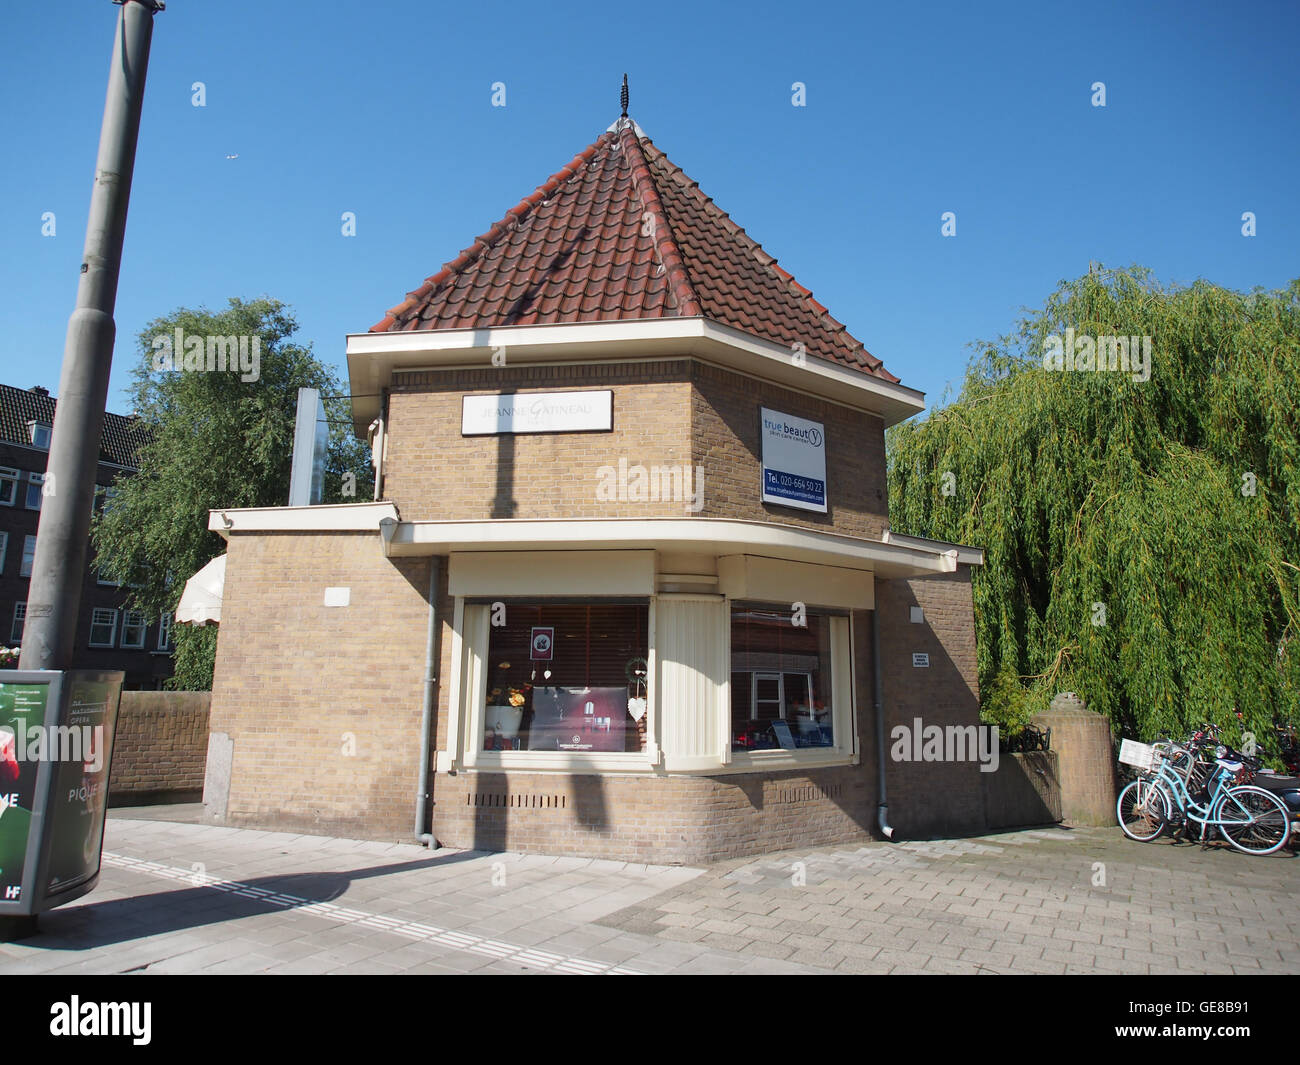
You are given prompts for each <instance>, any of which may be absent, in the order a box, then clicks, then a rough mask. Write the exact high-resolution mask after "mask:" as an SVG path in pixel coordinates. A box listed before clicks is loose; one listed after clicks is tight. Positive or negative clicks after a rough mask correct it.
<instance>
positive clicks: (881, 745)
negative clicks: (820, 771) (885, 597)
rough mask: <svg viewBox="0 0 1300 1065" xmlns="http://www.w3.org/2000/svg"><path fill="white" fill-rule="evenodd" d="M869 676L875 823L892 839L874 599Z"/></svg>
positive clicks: (883, 706) (876, 606)
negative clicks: (873, 732)
mask: <svg viewBox="0 0 1300 1065" xmlns="http://www.w3.org/2000/svg"><path fill="white" fill-rule="evenodd" d="M871 674H872V687H873V688H874V689H875V699H876V779H877V780H878V781H879V782H880V783H879V786H878V791H879V798H878V799H877V801H876V823H877V824H878V825H879V826H880V831H881V832H882V833H883V834H884V837H885V839H893V838H894V830H893V828H891V827H890V824H889V798H888V796H886V794H885V700H884V696H883V694H882V692H883V686H882V683H881V679H880V674H881V668H880V600H879V597H877V599H876V603H875V607H874V609H873V610H872V611H871Z"/></svg>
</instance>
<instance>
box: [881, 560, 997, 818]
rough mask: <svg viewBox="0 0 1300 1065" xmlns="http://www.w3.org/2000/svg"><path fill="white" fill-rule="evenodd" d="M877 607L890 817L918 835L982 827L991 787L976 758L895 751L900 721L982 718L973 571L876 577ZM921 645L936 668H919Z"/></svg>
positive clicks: (961, 722) (928, 722)
mask: <svg viewBox="0 0 1300 1065" xmlns="http://www.w3.org/2000/svg"><path fill="white" fill-rule="evenodd" d="M876 605H877V609H878V611H879V617H880V623H881V630H880V656H881V659H882V661H883V680H884V699H885V708H886V721H885V744H886V778H885V779H886V783H887V785H888V789H889V819H890V823H891V824H892V825H893V826H894V828H895V829H897V830H898V831H899V832H900V833H901V834H902V835H904V836H907V837H911V838H916V837H918V836H925V835H929V834H935V833H943V834H947V835H952V834H960V833H964V832H976V833H978V832H982V831H984V829H985V813H984V795H983V787H984V785H983V783H982V782H981V780H980V777H981V775H983V774H981V773H980V771H979V765H978V763H977V762H973V761H971V762H955V763H948V762H921V763H916V762H901V761H895V760H894V759H893V758H892V757H890V756H889V748H890V747H891V745H892V742H893V741H892V736H893V729H894V728H895V727H896V726H898V725H905V726H907V727H908V728H909V729H912V728H913V727H914V721H915V719H916V718H920V719H921V721H922V726H923V727H924V726H928V725H938V726H940V727H946V726H948V725H959V726H965V725H974V724H977V723H978V721H979V681H978V679H977V672H976V663H975V629H974V625H973V623H972V618H973V613H972V609H973V608H972V605H971V589H970V569H969V567H965V566H963V567H960V568H959V569H958V571H957V572H956V573H953V574H942V575H936V576H933V577H914V578H910V579H907V580H891V581H877V582H876ZM912 606H920V607H921V608H922V609H923V610H924V611H925V622H924V624H919V625H918V624H913V623H911V622H910V621H909V620H908V619H909V615H910V608H911V607H912ZM917 651H921V652H926V653H928V654H929V656H930V665H929V668H919V669H918V668H914V667H913V666H912V654H913V652H917ZM872 748H873V751H874V736H873V737H872ZM873 757H874V754H873Z"/></svg>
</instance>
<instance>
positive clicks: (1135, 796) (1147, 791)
mask: <svg viewBox="0 0 1300 1065" xmlns="http://www.w3.org/2000/svg"><path fill="white" fill-rule="evenodd" d="M1115 816H1116V817H1118V818H1119V827H1120V828H1122V829H1123V830H1124V835H1126V836H1128V838H1129V839H1135V840H1137V841H1138V842H1139V843H1150V842H1151V841H1152V840H1153V839H1155V838H1156V837H1157V836H1159V835H1160V833H1161V832H1163V831H1164V830H1165V825H1166V824H1167V823H1168V820H1169V804H1168V802H1167V800H1166V799H1165V795H1164V792H1162V791H1161V790H1160V789H1159V788H1158V787H1156V786H1155V784H1154V783H1153V782H1152V781H1150V780H1135V781H1133V782H1132V783H1131V784H1128V785H1127V786H1126V787H1125V788H1124V790H1123V791H1121V792H1120V793H1119V800H1118V801H1117V802H1116V803H1115Z"/></svg>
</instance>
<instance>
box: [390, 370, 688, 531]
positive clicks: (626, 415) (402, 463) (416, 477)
mask: <svg viewBox="0 0 1300 1065" xmlns="http://www.w3.org/2000/svg"><path fill="white" fill-rule="evenodd" d="M688 368H689V364H688V363H687V362H685V361H682V360H675V361H670V362H655V363H644V364H637V365H606V366H553V367H509V366H507V367H502V368H500V369H496V368H485V369H480V370H457V371H427V372H423V373H400V374H396V375H395V377H394V388H393V390H392V394H391V395H390V397H389V402H388V429H389V434H390V435H389V444H388V454H387V457H386V459H385V467H384V469H385V474H384V491H383V495H384V498H385V499H389V500H391V501H392V502H394V503H396V504H397V507H398V510H399V512H400V513H401V515H402V520H403V521H428V520H431V519H438V520H446V521H473V520H483V519H487V518H602V517H603V518H633V517H635V518H646V517H682V516H685V515H688V514H689V513H690V511H689V510H688V509H687V507H686V505H685V504H684V503H683V502H680V501H679V502H671V501H657V502H621V503H620V502H617V501H615V502H601V501H599V500H598V499H597V498H596V487H597V472H596V471H597V470H598V469H599V468H600V467H601V466H606V465H609V466H617V465H618V461H619V459H620V458H626V459H627V462H628V464H629V466H631V465H636V464H640V465H643V466H645V467H646V468H647V469H648V468H649V467H651V466H656V465H659V466H677V465H680V466H684V465H688V464H689V463H690V461H691V448H690V383H689V380H688ZM603 388H608V389H611V390H612V391H613V393H614V423H613V424H614V429H613V431H612V432H591V433H520V434H510V433H506V434H502V435H500V436H461V433H460V425H461V397H462V396H465V395H488V394H492V393H496V392H503V391H518V392H520V393H523V394H526V393H529V392H553V391H579V390H583V389H603Z"/></svg>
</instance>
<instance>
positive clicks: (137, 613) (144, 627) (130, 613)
mask: <svg viewBox="0 0 1300 1065" xmlns="http://www.w3.org/2000/svg"><path fill="white" fill-rule="evenodd" d="M132 618H139V619H140V620H139V621H138V622H137V623H136V626H135V627H136V628H138V629H139V630H140V642H139V643H128V642H127V636H126V632H127V628H128V627H130V626H131V619H132ZM148 637H149V620H148V619H147V618H146V617H145V616H144V611H142V610H123V611H122V641H121V643H120V644H119V645H118V646H120V647H121V648H122V649H123V650H127V651H143V650H144V645H145V642H146V640H147V639H148Z"/></svg>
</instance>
